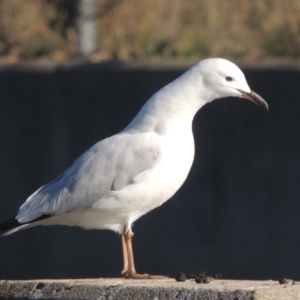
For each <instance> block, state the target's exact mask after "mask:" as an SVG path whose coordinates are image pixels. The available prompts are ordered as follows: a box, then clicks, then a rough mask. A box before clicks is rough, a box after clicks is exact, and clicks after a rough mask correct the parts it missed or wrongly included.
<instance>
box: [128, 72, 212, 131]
mask: <svg viewBox="0 0 300 300" xmlns="http://www.w3.org/2000/svg"><path fill="white" fill-rule="evenodd" d="M192 75H193V74H191V72H189V73H185V74H184V75H182V76H181V77H179V78H178V79H176V80H175V81H173V82H171V83H170V84H169V85H167V86H165V87H164V88H162V89H161V90H159V91H158V92H157V93H156V94H154V95H153V96H152V97H151V98H150V99H149V100H148V102H147V103H146V104H145V105H144V106H143V107H142V109H141V110H140V112H139V113H138V114H137V116H136V117H135V118H134V119H133V120H132V122H131V123H130V124H129V125H128V126H127V127H126V128H125V129H124V131H128V130H131V131H139V132H149V131H154V132H157V133H158V134H162V135H164V134H170V133H171V132H172V131H176V132H178V130H180V131H184V130H190V129H191V124H192V121H193V118H194V116H195V114H196V113H197V111H198V110H199V109H200V108H201V107H202V106H203V105H204V104H205V103H207V102H209V100H207V97H208V96H207V95H205V94H203V90H204V89H201V87H202V82H198V84H197V83H196V84H195V82H193V79H194V78H193V76H192ZM198 78H199V76H198Z"/></svg>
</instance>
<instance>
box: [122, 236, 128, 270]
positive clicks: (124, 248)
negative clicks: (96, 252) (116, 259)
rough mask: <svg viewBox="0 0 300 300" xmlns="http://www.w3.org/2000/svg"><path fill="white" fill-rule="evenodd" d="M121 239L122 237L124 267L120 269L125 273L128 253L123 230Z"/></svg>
mask: <svg viewBox="0 0 300 300" xmlns="http://www.w3.org/2000/svg"><path fill="white" fill-rule="evenodd" d="M121 239H122V250H123V262H124V267H123V270H122V274H125V273H127V272H128V253H127V246H126V241H125V235H124V233H123V232H122V234H121ZM124 276H125V275H124Z"/></svg>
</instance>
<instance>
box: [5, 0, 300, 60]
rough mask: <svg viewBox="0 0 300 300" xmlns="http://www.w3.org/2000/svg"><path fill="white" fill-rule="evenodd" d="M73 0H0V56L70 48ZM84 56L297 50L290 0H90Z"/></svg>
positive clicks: (299, 33) (60, 55)
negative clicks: (90, 43)
mask: <svg viewBox="0 0 300 300" xmlns="http://www.w3.org/2000/svg"><path fill="white" fill-rule="evenodd" d="M75 4H76V0H0V57H2V58H3V59H4V58H5V59H9V60H20V59H28V58H36V57H48V58H51V59H55V60H63V59H68V58H75V57H77V56H78V50H77V43H76V31H75V29H74V28H75V26H74V22H75V17H76V7H75ZM96 22H97V31H98V50H97V52H96V53H95V54H93V56H92V57H91V59H93V60H95V61H101V60H110V59H118V60H140V59H161V58H163V59H166V58H172V59H174V58H175V59H189V58H201V57H206V56H222V57H229V58H246V59H249V58H250V59H253V58H265V57H281V56H290V57H298V56H300V1H297V0H252V1H244V0H230V1H221V0H151V1H149V0H139V1H137V0H126V1H125V0H97V18H96Z"/></svg>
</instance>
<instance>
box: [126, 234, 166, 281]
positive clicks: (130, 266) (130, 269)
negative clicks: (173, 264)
mask: <svg viewBox="0 0 300 300" xmlns="http://www.w3.org/2000/svg"><path fill="white" fill-rule="evenodd" d="M121 238H122V248H123V260H124V268H123V270H122V274H123V276H124V278H127V279H129V278H131V279H162V278H166V277H165V276H157V275H149V274H138V273H137V272H136V270H135V267H134V258H133V250H132V236H131V235H129V234H127V233H124V232H123V233H122V234H121Z"/></svg>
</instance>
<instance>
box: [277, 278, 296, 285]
mask: <svg viewBox="0 0 300 300" xmlns="http://www.w3.org/2000/svg"><path fill="white" fill-rule="evenodd" d="M279 283H280V284H286V285H294V284H295V281H294V280H293V279H287V278H283V279H280V280H279Z"/></svg>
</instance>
